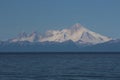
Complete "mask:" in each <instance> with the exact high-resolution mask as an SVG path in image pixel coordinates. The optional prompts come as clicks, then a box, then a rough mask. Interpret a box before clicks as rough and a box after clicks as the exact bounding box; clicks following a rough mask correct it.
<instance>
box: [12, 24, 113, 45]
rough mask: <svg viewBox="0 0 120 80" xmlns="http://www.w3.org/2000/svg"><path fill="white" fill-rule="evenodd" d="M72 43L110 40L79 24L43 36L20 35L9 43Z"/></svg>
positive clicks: (93, 42)
mask: <svg viewBox="0 0 120 80" xmlns="http://www.w3.org/2000/svg"><path fill="white" fill-rule="evenodd" d="M70 40H71V41H73V42H78V43H84V44H86V43H91V44H97V43H104V42H107V41H110V40H111V38H109V37H106V36H102V35H100V34H98V33H95V32H92V31H90V30H88V29H86V28H85V27H83V26H82V25H80V24H79V23H77V24H75V25H73V26H72V27H71V28H68V29H63V30H49V31H47V32H46V33H45V35H44V36H41V35H39V34H37V33H35V32H34V33H32V34H30V35H28V34H26V33H22V34H20V35H18V37H16V38H14V39H11V40H10V42H17V41H29V42H59V43H62V42H66V41H70Z"/></svg>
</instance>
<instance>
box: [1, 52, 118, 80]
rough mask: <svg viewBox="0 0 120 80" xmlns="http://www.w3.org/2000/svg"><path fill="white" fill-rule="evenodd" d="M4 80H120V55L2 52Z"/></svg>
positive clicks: (2, 76)
mask: <svg viewBox="0 0 120 80" xmlns="http://www.w3.org/2000/svg"><path fill="white" fill-rule="evenodd" d="M0 80H120V53H119V54H118V53H110V54H109V53H98V54H97V53H70V54H69V53H39V54H38V53H30V54H28V53H7V54H6V53H1V54H0Z"/></svg>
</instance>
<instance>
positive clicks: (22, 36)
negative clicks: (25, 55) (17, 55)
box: [10, 32, 40, 42]
mask: <svg viewBox="0 0 120 80" xmlns="http://www.w3.org/2000/svg"><path fill="white" fill-rule="evenodd" d="M39 39H40V36H39V35H38V34H37V33H36V32H33V33H31V34H30V35H28V34H27V33H25V32H24V33H21V34H19V35H18V36H17V37H16V38H13V39H11V40H10V42H18V41H29V42H38V41H39Z"/></svg>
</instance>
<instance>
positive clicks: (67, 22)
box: [0, 0, 120, 40]
mask: <svg viewBox="0 0 120 80" xmlns="http://www.w3.org/2000/svg"><path fill="white" fill-rule="evenodd" d="M119 8H120V0H0V40H5V39H8V38H12V37H15V36H16V35H17V34H19V33H21V32H27V33H30V32H33V31H37V32H40V33H43V32H45V31H47V30H49V29H63V28H67V27H69V26H72V25H73V24H75V23H80V24H82V25H83V26H85V27H86V28H88V29H90V30H93V31H95V32H98V33H101V34H103V35H106V36H110V37H112V38H120V33H119V31H120V9H119Z"/></svg>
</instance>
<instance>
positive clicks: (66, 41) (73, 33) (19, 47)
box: [0, 23, 120, 52]
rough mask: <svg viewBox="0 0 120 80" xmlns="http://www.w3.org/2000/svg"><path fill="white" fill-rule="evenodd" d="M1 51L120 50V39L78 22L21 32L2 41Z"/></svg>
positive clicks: (0, 44) (0, 43)
mask: <svg viewBox="0 0 120 80" xmlns="http://www.w3.org/2000/svg"><path fill="white" fill-rule="evenodd" d="M0 51H1V52H50V51H52V52H71V51H73V52H89V51H93V52H95V51H97V52H100V51H101V52H103V51H107V52H109V51H114V52H116V51H117V52H118V51H120V40H119V39H112V38H110V37H106V36H103V35H100V34H98V33H96V32H93V31H91V30H89V29H87V28H85V27H84V26H82V25H81V24H79V23H77V24H75V25H73V26H72V27H70V28H67V29H62V30H48V31H47V32H46V33H45V34H44V35H41V34H39V33H37V32H33V33H31V34H27V33H25V32H24V33H21V34H19V35H18V36H17V37H15V38H11V39H8V40H7V41H0Z"/></svg>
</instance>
